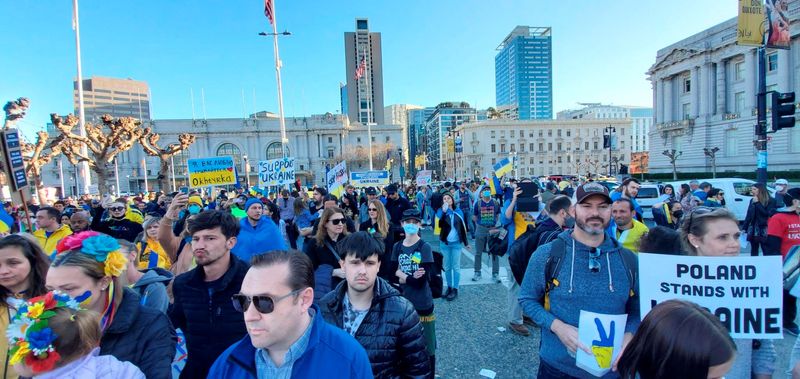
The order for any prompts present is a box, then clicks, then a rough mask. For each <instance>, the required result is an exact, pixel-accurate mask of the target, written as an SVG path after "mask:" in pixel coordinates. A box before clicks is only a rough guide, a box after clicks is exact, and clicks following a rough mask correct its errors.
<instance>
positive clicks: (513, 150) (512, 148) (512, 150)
mask: <svg viewBox="0 0 800 379" xmlns="http://www.w3.org/2000/svg"><path fill="white" fill-rule="evenodd" d="M510 151H511V152H512V153H513V152H515V151H517V149H515V148H514V144H513V143H512V144H511V150H510Z"/></svg>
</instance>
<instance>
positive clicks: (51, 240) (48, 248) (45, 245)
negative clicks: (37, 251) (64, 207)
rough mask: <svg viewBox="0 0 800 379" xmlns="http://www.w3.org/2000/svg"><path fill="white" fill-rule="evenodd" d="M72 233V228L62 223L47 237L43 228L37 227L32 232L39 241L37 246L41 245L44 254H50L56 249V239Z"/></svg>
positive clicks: (59, 239) (58, 239)
mask: <svg viewBox="0 0 800 379" xmlns="http://www.w3.org/2000/svg"><path fill="white" fill-rule="evenodd" d="M70 235H72V229H70V228H69V226H67V225H66V224H62V225H61V227H60V228H58V229H56V231H55V232H53V234H51V235H50V236H49V237H48V236H47V234H46V233H45V230H44V229H38V230H36V231H35V232H33V236H34V237H36V240H37V241H39V246H41V247H42V250H44V253H45V255H48V256H49V255H51V254H53V252H54V251H56V244H58V241H61V239H62V238H64V237H67V236H70Z"/></svg>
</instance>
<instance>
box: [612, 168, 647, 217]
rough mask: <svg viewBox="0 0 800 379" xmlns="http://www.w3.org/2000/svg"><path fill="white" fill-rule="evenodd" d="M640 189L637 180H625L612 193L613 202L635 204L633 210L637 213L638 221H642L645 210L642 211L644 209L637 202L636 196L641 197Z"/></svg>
mask: <svg viewBox="0 0 800 379" xmlns="http://www.w3.org/2000/svg"><path fill="white" fill-rule="evenodd" d="M640 187H641V185H640V184H639V181H638V180H636V179H635V178H628V179H625V180H623V181H622V184H621V185H620V186H619V187H617V189H615V190H614V192H612V193H611V201H617V200H619V199H628V200H630V201H631V204H633V209H634V210H635V211H636V215H635V217H636V219H637V220H639V221H642V216H643V215H644V210H642V207H641V206H639V203H638V202H636V196H638V195H639V188H640Z"/></svg>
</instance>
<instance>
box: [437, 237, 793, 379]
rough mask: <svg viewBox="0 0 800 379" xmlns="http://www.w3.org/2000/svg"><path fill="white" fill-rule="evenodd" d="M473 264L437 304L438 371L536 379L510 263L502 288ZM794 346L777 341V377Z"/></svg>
mask: <svg viewBox="0 0 800 379" xmlns="http://www.w3.org/2000/svg"><path fill="white" fill-rule="evenodd" d="M422 237H423V239H425V240H426V241H428V242H429V243H430V244H431V246H432V247H433V248H434V250H437V249H438V239H437V238H438V237H436V236H433V233H432V232H431V230H429V229H428V230H424V231H423V233H422ZM470 242H472V241H471V240H470ZM473 262H474V254H472V252H471V251H468V250H465V251H463V252H462V257H461V268H462V270H461V283H460V289H459V296H458V298H457V299H456V300H455V301H452V302H448V301H445V300H442V299H438V300H435V313H436V338H437V341H438V349H437V353H436V366H437V367H436V373H437V374H438V376H439V377H441V378H447V379H450V378H453V379H456V378H486V377H491V376H482V375H481V370H491V371H492V372H494V373H495V374H496V376H495V378H535V377H536V372H537V370H538V367H539V354H538V351H539V349H538V348H539V343H540V333H539V329H538V328H536V327H532V328H529V329H530V331H531V335H530V336H529V337H522V336H520V335H517V334H515V333H513V332H511V331H510V329H509V328H508V309H507V288H508V287H507V285H508V284H509V280H510V279H509V278H510V276H506V273H507V272H509V271H508V260H507V259H501V265H500V267H501V269H500V276H501V280H502V281H503V283H500V284H496V283H493V282H491V280H490V279H491V263H490V261H489V259H488V257H487V256H486V254H483V264H482V266H483V267H482V271H483V273H482V280H481V281H478V282H472V281H471V278H472V276H473ZM509 273H510V272H509ZM794 342H795V337H794V336H791V335H789V334H785V335H784V339H782V340H775V341H774V343H775V349H776V350H777V353H778V359H777V361H776V362H775V368H776V370H775V374H774V375H773V378H784V377H788V376H786V375H785V374H784V372H785V371H786V369H787V367H788V364H789V363H788V362H789V354H790V352H791V349H792V346H793V345H794Z"/></svg>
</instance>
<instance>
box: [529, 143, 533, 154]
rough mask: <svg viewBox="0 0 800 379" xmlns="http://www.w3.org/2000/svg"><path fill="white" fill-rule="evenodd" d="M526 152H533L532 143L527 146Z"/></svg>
mask: <svg viewBox="0 0 800 379" xmlns="http://www.w3.org/2000/svg"><path fill="white" fill-rule="evenodd" d="M528 151H531V152H532V151H533V142H531V143H530V145H528Z"/></svg>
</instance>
